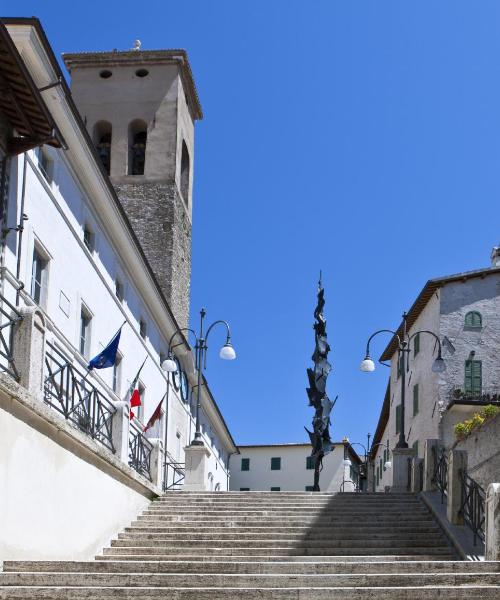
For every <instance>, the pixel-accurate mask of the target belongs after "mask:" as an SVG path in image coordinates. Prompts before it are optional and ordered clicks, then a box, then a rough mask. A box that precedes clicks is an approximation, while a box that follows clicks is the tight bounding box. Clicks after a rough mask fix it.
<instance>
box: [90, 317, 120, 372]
mask: <svg viewBox="0 0 500 600" xmlns="http://www.w3.org/2000/svg"><path fill="white" fill-rule="evenodd" d="M122 327H123V325H122V326H121V327H120V329H119V330H118V331H117V332H116V334H115V335H114V337H113V339H112V340H111V341H110V342H109V344H108V345H107V346H106V348H104V350H102V351H101V352H100V353H99V354H98V355H97V356H94V358H93V359H92V360H91V361H90V362H89V364H88V367H87V369H88V370H89V371H92V369H106V368H107V367H112V366H113V365H114V364H115V362H116V353H117V351H118V344H119V343H120V335H121V333H122Z"/></svg>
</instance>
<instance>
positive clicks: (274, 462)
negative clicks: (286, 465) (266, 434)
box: [271, 456, 281, 471]
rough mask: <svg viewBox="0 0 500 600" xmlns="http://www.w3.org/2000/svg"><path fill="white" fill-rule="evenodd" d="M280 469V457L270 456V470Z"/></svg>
mask: <svg viewBox="0 0 500 600" xmlns="http://www.w3.org/2000/svg"><path fill="white" fill-rule="evenodd" d="M280 470H281V458H280V457H279V456H277V457H274V458H271V471H280Z"/></svg>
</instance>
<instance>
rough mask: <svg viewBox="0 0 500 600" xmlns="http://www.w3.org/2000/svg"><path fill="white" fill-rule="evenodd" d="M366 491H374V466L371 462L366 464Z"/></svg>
mask: <svg viewBox="0 0 500 600" xmlns="http://www.w3.org/2000/svg"><path fill="white" fill-rule="evenodd" d="M366 491H367V492H374V491H375V465H374V464H373V462H372V461H371V460H369V461H368V462H367V464H366Z"/></svg>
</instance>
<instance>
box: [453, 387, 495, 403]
mask: <svg viewBox="0 0 500 600" xmlns="http://www.w3.org/2000/svg"><path fill="white" fill-rule="evenodd" d="M450 398H451V400H455V401H460V400H468V401H470V400H472V401H475V402H499V403H500V390H499V389H498V388H492V387H482V388H481V389H475V390H465V389H464V388H459V387H455V388H453V389H452V390H451V392H450Z"/></svg>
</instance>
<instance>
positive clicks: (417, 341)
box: [413, 333, 420, 356]
mask: <svg viewBox="0 0 500 600" xmlns="http://www.w3.org/2000/svg"><path fill="white" fill-rule="evenodd" d="M419 352H420V333H417V334H415V337H414V338H413V356H417V354H418V353H419Z"/></svg>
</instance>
